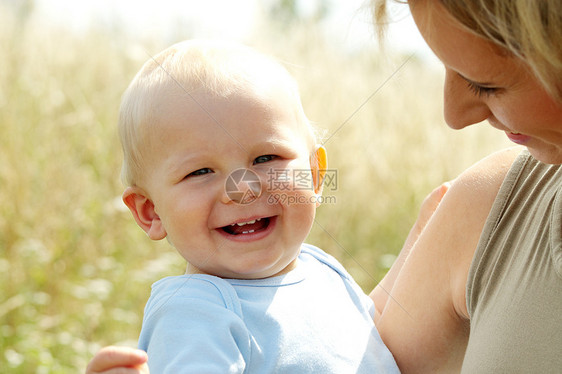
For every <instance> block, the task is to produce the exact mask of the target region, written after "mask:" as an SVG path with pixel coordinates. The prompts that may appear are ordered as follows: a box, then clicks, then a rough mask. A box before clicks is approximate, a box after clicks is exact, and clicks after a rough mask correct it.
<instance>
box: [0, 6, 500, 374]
mask: <svg viewBox="0 0 562 374" xmlns="http://www.w3.org/2000/svg"><path fill="white" fill-rule="evenodd" d="M0 14H1V16H0V25H1V26H0V53H1V55H2V56H3V59H2V62H0V64H2V66H1V68H0V107H1V110H0V294H1V295H2V296H1V298H0V372H3V373H4V372H5V373H8V372H9V373H76V372H81V371H83V370H84V368H85V365H86V363H87V361H88V360H89V359H90V358H91V356H92V355H93V354H94V353H95V352H96V351H97V350H98V349H99V347H101V346H103V345H106V344H110V343H122V344H129V345H134V344H135V339H136V338H137V335H138V332H139V329H140V324H141V320H142V310H143V307H144V303H145V301H146V299H147V297H148V294H149V292H150V284H151V283H152V282H154V281H156V280H157V279H159V278H160V277H162V276H165V275H175V274H180V273H182V272H183V270H184V268H185V264H184V262H183V261H182V259H181V258H180V257H179V256H178V255H177V254H176V253H175V252H174V251H173V249H171V248H170V247H169V246H168V245H167V243H165V242H161V243H154V242H150V241H149V240H148V238H147V237H146V235H144V233H143V232H142V231H141V230H140V229H139V228H137V227H136V225H135V223H134V222H133V220H132V218H131V217H130V214H129V213H128V212H127V211H125V209H124V208H123V205H122V204H121V203H120V199H119V197H120V194H121V192H122V188H123V187H122V185H121V183H120V181H119V172H120V163H121V151H120V147H119V142H118V139H117V136H116V131H115V122H116V116H117V109H118V105H119V100H120V95H121V93H122V92H123V90H124V89H125V87H126V86H127V84H128V82H129V81H130V79H131V78H132V77H133V75H134V74H135V72H136V71H137V70H138V69H139V68H140V66H141V64H142V62H143V61H144V60H145V59H146V58H147V57H148V56H147V54H146V52H144V51H143V49H144V50H145V51H148V53H156V52H158V51H159V50H161V49H162V48H164V47H165V46H167V44H169V43H168V42H163V41H150V42H149V41H146V42H143V41H136V42H137V43H139V44H138V45H140V46H142V48H140V49H139V48H137V47H138V45H135V44H134V43H131V41H130V40H128V39H127V38H125V37H124V36H123V35H121V34H119V32H118V31H113V32H112V33H110V32H108V31H99V30H98V32H91V33H87V34H83V35H72V34H71V33H69V32H68V31H67V30H61V29H57V28H55V27H45V25H37V24H35V23H34V22H30V21H29V20H27V21H26V18H25V17H23V18H22V17H20V18H17V17H15V16H14V15H13V14H11V13H10V10H9V9H2V12H0ZM278 32H279V30H275V29H271V30H264V31H263V32H261V33H260V37H259V39H258V38H256V39H254V40H252V41H251V43H252V44H254V45H256V46H257V47H258V48H260V49H262V50H263V51H265V52H269V53H272V54H274V55H276V56H278V57H280V58H281V59H282V60H283V61H286V62H287V64H288V67H289V69H290V70H291V71H292V73H294V75H295V76H296V78H297V80H298V81H299V82H300V84H301V91H302V97H303V102H304V105H305V110H306V112H307V114H308V116H309V118H310V119H311V120H312V121H314V122H315V123H316V124H317V125H318V126H319V127H321V128H324V129H325V130H326V137H325V139H324V141H327V142H326V146H327V148H328V151H329V161H330V168H332V169H335V170H337V178H338V184H337V188H331V189H327V191H325V195H330V196H334V197H335V198H336V202H335V203H331V204H325V205H323V206H321V207H320V208H319V210H318V216H317V224H316V225H315V227H314V228H313V230H312V233H311V235H310V237H309V240H308V241H309V242H310V243H313V244H316V245H319V246H320V247H322V248H324V249H325V250H327V251H328V252H330V253H332V254H333V255H335V256H336V257H337V258H338V259H340V261H342V263H343V264H344V265H345V266H346V267H347V268H348V269H349V271H350V272H351V273H352V275H353V276H354V277H355V278H356V279H357V281H358V282H359V284H360V285H361V286H362V287H363V288H364V289H365V291H369V290H370V289H371V288H372V287H373V286H374V285H375V284H376V283H377V282H378V281H379V280H380V279H381V277H382V276H383V275H384V273H385V272H386V271H387V269H388V266H389V263H390V262H391V260H392V258H393V257H392V256H394V255H396V253H397V252H398V251H399V250H400V248H401V246H402V242H403V240H404V238H405V237H406V235H407V232H408V230H409V228H410V226H411V225H412V223H413V221H414V219H415V217H416V214H417V209H418V206H419V205H420V203H421V201H422V200H423V198H424V196H425V195H426V194H427V193H428V192H429V191H430V190H431V189H432V188H433V187H434V186H436V185H438V184H439V183H441V182H442V181H445V180H447V179H450V178H453V177H454V176H456V175H457V174H458V173H459V172H460V171H462V170H463V169H464V168H466V167H467V166H469V165H470V164H471V163H473V162H474V161H476V160H478V159H479V158H481V157H483V156H484V155H486V154H488V153H490V152H491V151H492V150H494V149H498V148H500V147H503V146H505V145H506V143H505V141H504V140H503V138H502V136H501V134H496V133H495V132H494V131H493V130H491V129H489V128H487V127H480V128H475V129H469V130H465V131H464V132H453V131H451V130H449V129H447V128H446V126H445V125H444V124H443V120H442V114H441V112H442V108H441V106H442V104H441V102H442V100H441V86H442V72H440V71H439V70H436V69H433V68H431V69H430V68H428V67H426V66H424V65H423V64H422V63H421V62H420V61H418V60H416V59H415V58H413V59H411V60H410V61H409V62H408V63H407V64H406V65H405V66H404V68H403V69H401V70H400V72H399V73H398V74H396V76H394V78H393V79H391V80H390V81H389V82H388V83H387V84H386V85H384V87H382V88H380V86H381V85H382V83H383V82H384V81H385V79H386V78H387V77H388V76H390V75H391V74H392V73H394V71H395V70H396V68H397V67H398V66H399V65H400V64H401V63H402V62H403V61H404V60H405V57H404V56H385V57H383V56H382V55H381V54H380V53H377V52H376V51H372V50H366V51H362V52H354V53H342V52H341V51H339V50H338V49H337V48H336V47H335V46H332V45H330V42H329V41H327V40H323V39H322V37H321V36H320V34H319V33H318V32H317V30H315V29H314V28H313V26H308V28H306V27H305V26H302V27H300V28H299V27H296V28H295V29H292V30H289V31H287V30H286V32H284V34H283V36H282V37H279V34H278ZM188 36H189V35H178V37H177V39H176V40H174V41H177V40H180V39H182V38H186V37H188ZM139 50H140V51H141V52H140V53H139V52H138V51H139ZM379 88H380V90H379V91H378V92H377V93H376V94H375V95H374V96H373V97H372V98H371V99H370V100H369V102H368V103H366V105H365V106H364V107H363V108H362V109H361V110H359V111H358V112H357V113H356V114H355V115H353V116H352V114H353V113H354V112H355V111H356V110H357V109H358V108H359V107H360V106H361V105H362V104H363V103H364V102H365V100H366V99H367V98H368V97H369V96H370V95H372V94H373V93H374V92H375V91H376V90H378V89H379ZM336 130H337V131H336ZM334 133H335V135H333V134H334ZM332 135H333V136H332Z"/></svg>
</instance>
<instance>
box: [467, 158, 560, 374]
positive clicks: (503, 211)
mask: <svg viewBox="0 0 562 374" xmlns="http://www.w3.org/2000/svg"><path fill="white" fill-rule="evenodd" d="M561 190H562V166H560V165H547V164H544V163H541V162H539V161H537V160H535V159H534V158H532V156H531V155H530V154H529V153H528V151H526V150H525V151H523V152H522V153H521V154H520V155H519V156H518V157H517V159H516V161H515V162H514V164H513V165H512V167H511V169H510V171H509V172H508V174H507V176H506V178H505V180H504V182H503V184H502V186H501V188H500V191H499V193H498V196H497V197H496V200H495V202H494V204H493V207H492V210H491V211H490V215H489V216H488V219H487V221H486V224H485V226H484V229H483V232H482V236H481V237H480V242H479V243H478V247H477V249H476V252H475V255H474V258H473V260H472V264H471V267H470V271H469V276H468V282H467V290H466V301H467V307H468V313H469V315H470V337H469V341H468V347H467V351H466V355H465V358H464V362H463V366H462V373H471V374H472V373H478V374H482V373H541V374H544V373H558V374H560V373H562V192H561Z"/></svg>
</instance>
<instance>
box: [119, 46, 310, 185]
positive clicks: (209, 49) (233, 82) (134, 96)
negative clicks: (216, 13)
mask: <svg viewBox="0 0 562 374" xmlns="http://www.w3.org/2000/svg"><path fill="white" fill-rule="evenodd" d="M270 84H284V85H286V87H287V88H288V89H289V91H290V92H292V94H293V96H294V99H295V105H296V106H297V107H296V109H297V111H298V112H299V113H300V114H302V116H303V118H304V120H305V122H306V123H308V120H306V117H305V116H304V111H303V109H302V105H301V102H300V96H299V93H298V85H297V83H296V81H295V80H294V78H293V77H292V76H291V75H290V74H289V72H288V71H287V70H286V69H285V68H284V67H283V66H282V65H281V64H280V63H278V62H277V61H276V60H274V59H273V58H271V57H269V56H266V55H263V54H261V53H259V52H257V51H255V50H254V49H252V48H250V47H247V46H243V45H240V44H236V43H230V42H220V41H204V40H189V41H184V42H181V43H178V44H174V45H172V46H171V47H169V48H167V49H166V50H164V51H162V52H161V53H159V54H158V55H156V56H154V57H152V58H150V59H149V60H148V61H147V62H146V63H145V64H144V65H143V67H142V68H141V70H140V71H139V72H138V73H137V75H136V76H135V77H134V79H133V81H132V82H131V84H130V85H129V87H128V88H127V90H126V91H125V93H124V95H123V99H122V102H121V107H120V112H119V123H118V126H119V136H120V139H121V145H122V147H123V156H124V159H123V169H122V173H121V176H122V179H123V182H124V183H125V184H126V185H128V186H133V185H137V184H138V183H139V180H140V179H141V177H142V171H143V170H144V168H145V166H146V160H145V153H147V152H148V151H147V150H146V149H147V148H148V147H149V146H150V139H151V138H152V137H153V136H154V135H155V132H156V131H158V130H157V124H158V122H159V121H161V120H162V118H161V117H162V116H164V115H165V113H162V111H161V110H160V108H159V107H160V106H161V105H162V103H164V102H166V101H167V100H172V99H174V98H176V97H185V98H186V99H189V98H191V99H193V96H192V94H199V93H210V94H212V95H216V96H219V97H228V96H229V95H231V94H233V93H236V92H241V91H246V90H248V87H252V88H253V89H257V90H259V89H260V87H263V86H264V85H270ZM210 115H211V114H210ZM310 133H311V134H312V131H310Z"/></svg>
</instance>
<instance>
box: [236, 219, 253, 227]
mask: <svg viewBox="0 0 562 374" xmlns="http://www.w3.org/2000/svg"><path fill="white" fill-rule="evenodd" d="M253 223H256V220H253V221H248V222H241V223H237V225H238V226H244V225H251V224H253ZM233 226H234V225H233Z"/></svg>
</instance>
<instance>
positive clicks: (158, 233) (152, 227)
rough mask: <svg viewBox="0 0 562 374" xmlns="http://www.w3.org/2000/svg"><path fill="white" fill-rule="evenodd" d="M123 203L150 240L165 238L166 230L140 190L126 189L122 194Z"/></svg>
mask: <svg viewBox="0 0 562 374" xmlns="http://www.w3.org/2000/svg"><path fill="white" fill-rule="evenodd" d="M123 202H124V203H125V205H127V207H128V208H129V210H130V211H131V213H132V214H133V217H134V218H135V221H136V222H137V224H138V225H139V226H140V228H141V229H143V230H144V231H145V232H146V234H147V235H148V237H149V238H150V239H152V240H160V239H164V238H165V237H166V229H165V228H164V226H163V225H162V221H161V220H160V217H159V216H158V214H157V213H156V210H155V209H154V203H153V202H152V200H150V199H149V198H148V196H147V194H146V193H145V192H144V191H143V190H142V189H141V188H139V187H127V189H126V190H125V192H123Z"/></svg>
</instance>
